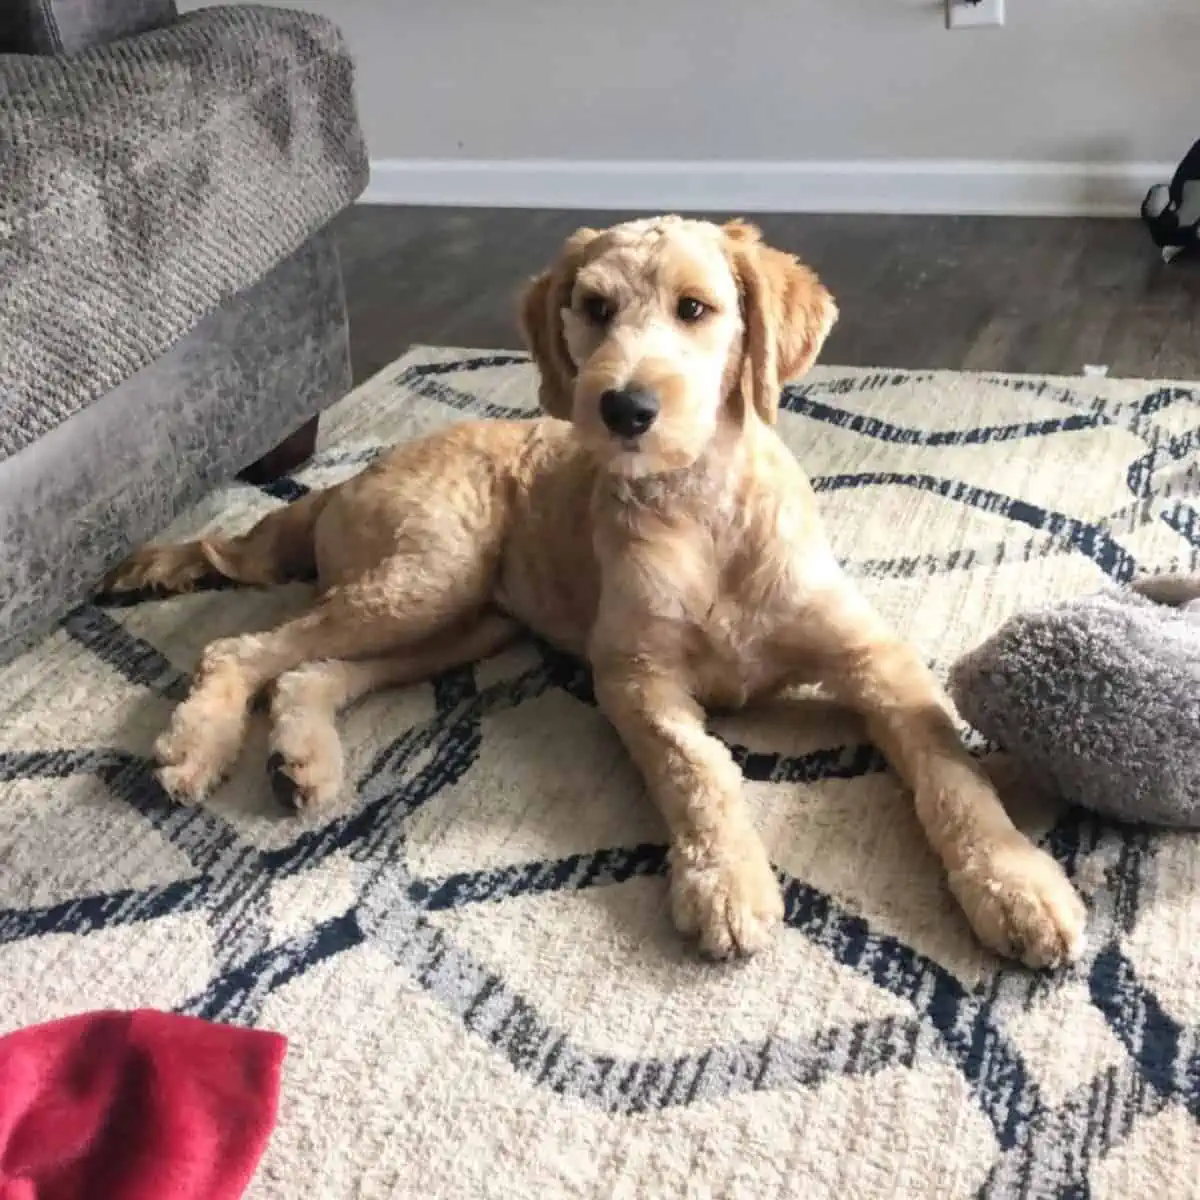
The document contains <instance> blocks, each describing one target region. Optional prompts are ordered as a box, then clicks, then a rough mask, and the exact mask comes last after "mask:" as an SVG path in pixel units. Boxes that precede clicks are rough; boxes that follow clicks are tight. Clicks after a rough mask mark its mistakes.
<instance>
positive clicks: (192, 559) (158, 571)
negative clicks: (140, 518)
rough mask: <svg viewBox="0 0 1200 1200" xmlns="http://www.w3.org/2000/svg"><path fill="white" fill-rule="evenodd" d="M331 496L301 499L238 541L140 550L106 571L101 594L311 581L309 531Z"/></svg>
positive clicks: (214, 540)
mask: <svg viewBox="0 0 1200 1200" xmlns="http://www.w3.org/2000/svg"><path fill="white" fill-rule="evenodd" d="M332 494H333V491H332V489H331V490H327V491H321V492H312V493H310V494H309V495H307V496H303V497H301V499H299V500H296V501H294V502H293V503H291V504H288V505H285V506H284V507H283V508H278V509H276V510H275V511H274V512H271V513H268V514H267V515H266V516H265V517H263V518H262V520H261V521H259V522H258V523H257V524H256V525H255V526H254V527H253V528H252V529H250V530H249V531H248V532H246V533H244V534H242V535H240V536H239V537H206V538H198V539H196V540H195V541H191V542H177V543H174V544H170V543H163V544H158V545H155V544H151V545H148V546H143V547H142V548H141V549H139V550H137V551H135V552H134V553H133V554H131V555H130V556H129V557H128V558H127V559H126V560H125V561H124V562H122V563H121V564H120V565H119V566H117V567H116V568H114V569H113V570H112V571H110V572H109V574H108V575H107V576H106V577H105V579H104V582H103V583H102V584H101V592H102V593H103V594H107V595H115V594H118V593H122V592H140V591H143V590H146V591H154V592H159V593H164V594H172V593H176V592H190V591H191V590H192V589H193V588H195V587H197V586H198V585H201V584H204V583H207V582H216V581H218V580H223V579H224V580H229V581H231V582H233V583H242V584H251V585H260V586H265V585H267V584H273V583H286V582H287V581H289V580H293V579H308V578H311V577H313V576H314V575H315V573H316V559H315V556H314V552H313V528H314V526H315V525H316V523H317V518H318V517H319V516H320V514H321V511H322V509H323V508H324V507H325V505H326V503H327V502H328V500H329V498H330V496H331V495H332Z"/></svg>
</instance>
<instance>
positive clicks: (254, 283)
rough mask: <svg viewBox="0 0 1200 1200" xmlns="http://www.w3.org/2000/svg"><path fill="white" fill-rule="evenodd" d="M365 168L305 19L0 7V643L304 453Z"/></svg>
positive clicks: (337, 377) (343, 357) (347, 100)
mask: <svg viewBox="0 0 1200 1200" xmlns="http://www.w3.org/2000/svg"><path fill="white" fill-rule="evenodd" d="M366 177H367V160H366V153H365V148H364V146H363V140H362V135H361V131H360V128H359V124H358V119H357V113H356V108H355V100H354V88H353V70H352V64H351V60H350V57H349V55H348V53H347V50H346V47H345V45H344V43H343V41H342V39H341V37H340V35H339V33H338V31H337V29H336V28H335V27H334V26H333V25H331V24H330V23H329V22H327V21H325V20H323V19H321V18H318V17H314V16H311V15H308V14H304V13H298V12H291V11H287V10H284V9H278V8H265V7H258V6H254V5H244V6H243V5H237V6H230V7H215V8H208V9H201V10H200V11H198V12H193V13H189V14H186V15H179V14H177V12H176V10H175V5H174V0H0V661H7V660H10V659H12V658H13V657H14V656H15V655H16V654H17V653H19V652H20V651H21V650H22V649H24V648H25V647H26V646H28V645H29V644H31V643H32V642H33V641H34V640H35V639H36V638H38V637H39V636H40V635H41V634H43V633H44V632H46V631H47V630H48V629H49V628H51V627H52V626H53V624H54V623H55V622H56V621H57V620H58V619H60V618H61V617H62V616H64V615H65V614H66V613H67V612H68V611H69V610H70V609H71V608H72V607H74V606H75V605H77V604H78V603H80V602H81V601H83V600H85V599H86V598H87V597H88V596H89V595H90V594H91V593H92V592H93V591H94V589H95V586H96V584H97V582H98V581H99V580H100V579H101V577H102V576H103V574H104V573H105V571H106V570H107V569H108V568H109V567H111V566H112V565H113V564H114V563H115V562H116V561H117V560H118V559H119V558H121V557H122V556H123V555H124V554H125V553H126V552H128V550H130V549H131V548H132V547H133V546H135V545H136V544H138V543H140V542H142V541H144V540H146V539H147V538H150V537H152V536H154V535H155V534H156V533H157V532H158V531H160V530H161V529H162V528H163V526H164V525H166V524H167V523H168V522H169V521H171V520H172V519H173V518H174V517H175V516H177V515H178V514H179V513H180V511H181V510H182V509H183V508H184V507H185V506H187V505H189V504H191V503H193V502H194V501H195V500H197V499H198V498H199V497H200V496H201V495H203V493H204V492H205V491H206V490H208V489H209V488H211V487H212V486H213V485H214V484H216V483H218V482H221V481H225V480H228V479H230V478H232V477H233V476H234V475H235V474H237V473H239V472H246V473H248V474H249V475H251V476H253V477H255V478H258V479H265V478H267V477H269V476H271V475H272V474H278V473H280V472H282V471H285V470H288V469H291V468H292V467H293V466H295V465H298V461H300V460H302V459H303V458H304V457H305V456H306V454H307V453H308V452H310V451H311V449H312V442H313V438H314V436H315V421H314V418H315V416H316V414H318V413H319V412H320V410H321V409H322V408H323V407H325V406H327V405H328V404H329V403H330V402H331V401H333V400H335V399H336V398H337V397H339V396H340V395H341V394H342V393H343V392H344V391H345V390H346V389H347V387H348V386H349V383H350V363H349V352H348V343H347V329H346V316H345V305H344V298H343V292H342V280H341V273H340V269H339V265H338V257H337V249H336V246H335V244H334V239H333V235H332V233H331V232H330V230H329V228H328V226H329V222H330V220H331V219H332V218H333V217H334V216H335V215H336V214H337V213H338V212H339V211H340V210H341V209H343V208H344V207H346V206H347V205H349V204H350V203H351V202H352V201H353V199H354V198H355V197H356V196H357V195H358V194H359V192H360V191H361V190H362V188H363V186H364V185H365V183H366ZM281 442H282V443H283V445H282V446H280V443H281ZM273 448H274V449H273Z"/></svg>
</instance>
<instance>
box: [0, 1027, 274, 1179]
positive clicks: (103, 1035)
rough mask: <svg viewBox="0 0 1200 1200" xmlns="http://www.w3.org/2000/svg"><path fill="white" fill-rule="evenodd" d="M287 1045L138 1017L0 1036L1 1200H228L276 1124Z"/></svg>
mask: <svg viewBox="0 0 1200 1200" xmlns="http://www.w3.org/2000/svg"><path fill="white" fill-rule="evenodd" d="M286 1048H287V1043H286V1040H285V1039H284V1038H283V1037H282V1036H281V1035H279V1034H275V1033H266V1032H262V1031H259V1030H252V1029H241V1028H237V1027H235V1026H230V1025H214V1024H211V1023H209V1022H207V1021H202V1020H199V1019H197V1018H195V1017H181V1016H176V1015H173V1014H170V1013H161V1012H152V1011H146V1010H143V1011H138V1012H129V1013H122V1012H103V1013H89V1014H85V1015H83V1016H78V1017H69V1018H67V1019H66V1020H63V1021H55V1022H53V1023H51V1024H48V1025H38V1026H34V1027H33V1028H30V1029H23V1030H20V1031H19V1032H17V1033H13V1034H10V1035H9V1036H7V1037H3V1038H0V1200H236V1198H237V1197H239V1196H241V1195H243V1193H244V1192H245V1190H246V1187H247V1185H248V1184H249V1182H250V1177H251V1176H252V1175H253V1174H254V1169H255V1167H256V1166H257V1165H258V1160H259V1158H260V1157H261V1156H262V1153H263V1150H264V1149H265V1148H266V1145H267V1139H268V1137H269V1136H270V1134H271V1130H272V1128H273V1127H274V1125H275V1113H276V1107H277V1104H278V1099H279V1080H280V1074H281V1070H282V1065H283V1056H284V1053H285V1050H286Z"/></svg>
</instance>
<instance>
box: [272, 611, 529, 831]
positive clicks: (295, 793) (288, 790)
mask: <svg viewBox="0 0 1200 1200" xmlns="http://www.w3.org/2000/svg"><path fill="white" fill-rule="evenodd" d="M519 628H520V627H519V626H518V624H517V623H516V622H515V621H513V620H511V619H510V618H509V617H506V616H504V615H502V614H500V613H498V612H487V613H484V614H482V615H481V616H479V617H477V618H474V619H472V620H471V621H470V622H469V623H467V624H460V625H456V626H455V627H454V628H453V629H450V630H447V631H446V632H445V633H442V634H437V635H435V636H434V637H432V638H429V639H427V640H426V641H423V642H418V643H416V644H415V645H413V646H408V647H405V648H404V649H402V650H399V651H397V652H396V653H394V654H389V655H386V656H384V657H381V658H369V659H361V660H359V661H356V662H347V661H345V660H342V659H326V660H324V661H321V662H312V663H306V664H305V665H304V666H301V667H297V668H296V669H295V670H292V671H288V672H286V673H285V674H283V675H281V676H280V677H279V678H278V679H277V680H276V682H275V693H274V696H273V698H272V701H271V754H270V757H269V758H268V760H267V772H268V774H269V775H270V778H271V786H272V788H273V789H274V791H275V795H276V796H277V797H278V799H279V801H280V803H281V804H283V805H284V807H285V808H288V809H290V810H291V811H293V812H297V813H308V812H312V811H317V810H321V809H327V808H329V807H331V806H332V805H333V804H334V802H335V801H336V800H337V798H338V795H339V793H340V792H341V790H342V782H343V767H344V764H343V760H342V742H341V738H340V737H339V736H338V731H337V726H336V724H335V721H336V718H337V715H338V713H339V712H341V711H342V710H343V709H344V708H346V707H348V706H349V705H351V704H353V703H354V701H356V700H358V699H360V698H361V697H363V696H365V695H367V694H368V693H369V692H374V691H378V690H379V689H380V688H385V687H398V686H403V685H405V684H411V683H420V682H422V681H424V680H426V679H429V678H431V677H432V676H434V675H436V674H438V673H439V672H440V671H448V670H450V669H451V668H452V667H458V666H463V665H465V664H466V663H471V662H476V661H478V660H479V659H482V658H487V657H489V656H490V655H492V654H495V653H496V652H497V651H499V650H501V649H503V647H504V646H506V645H507V644H508V643H509V642H510V641H512V640H513V638H514V637H516V635H517V632H518V630H519Z"/></svg>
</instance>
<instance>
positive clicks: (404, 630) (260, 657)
mask: <svg viewBox="0 0 1200 1200" xmlns="http://www.w3.org/2000/svg"><path fill="white" fill-rule="evenodd" d="M470 565H474V566H475V567H477V568H478V569H476V570H471V569H468V570H467V571H465V572H463V573H462V574H460V575H458V576H455V577H441V578H438V573H437V571H436V570H435V569H434V567H433V564H431V563H430V561H429V560H428V558H425V559H421V558H419V557H418V558H417V559H416V560H415V561H413V560H411V559H410V558H408V557H405V558H404V559H401V560H392V561H390V562H388V563H386V564H384V566H383V567H381V568H380V569H379V570H378V571H376V572H373V573H371V574H370V575H367V576H364V577H363V578H361V579H359V580H358V581H356V582H355V583H352V584H347V585H345V586H343V587H335V588H331V589H329V591H327V592H326V593H324V595H322V596H321V598H320V599H319V600H318V601H317V603H316V604H315V605H314V606H313V607H312V608H310V609H309V610H308V611H307V612H305V613H302V614H301V615H300V616H298V617H296V618H294V619H293V620H290V621H286V622H284V624H282V625H280V626H278V627H277V628H275V629H272V630H269V631H268V632H266V633H256V634H244V635H242V636H239V637H230V638H221V639H219V640H218V641H215V642H212V643H210V644H209V645H208V646H207V647H206V649H205V651H204V654H203V656H202V658H201V661H200V667H199V669H198V671H197V672H196V677H195V680H194V682H193V684H192V690H191V693H190V694H189V696H188V698H187V699H186V700H185V701H184V702H183V703H182V704H180V705H179V707H178V708H176V710H175V712H174V713H173V714H172V717H171V725H170V727H169V728H168V729H167V731H166V732H165V733H164V734H163V735H162V736H161V737H160V738H159V739H158V741H157V742H156V743H155V753H156V755H157V757H158V761H159V763H160V769H159V772H158V778H159V781H160V782H161V783H162V785H163V787H164V788H165V789H166V790H167V792H168V793H170V794H171V796H173V797H174V798H175V799H176V800H179V801H180V802H188V801H193V802H194V801H198V800H201V799H203V798H204V796H206V795H207V794H208V793H209V792H210V791H211V790H212V788H213V787H214V786H216V784H217V783H219V782H220V781H221V779H222V778H223V777H224V775H225V773H226V772H227V771H228V769H229V767H230V766H231V764H232V763H233V761H234V759H235V758H236V757H237V755H238V753H239V751H240V750H241V746H242V742H243V741H244V739H245V733H246V722H247V718H248V715H249V711H250V704H251V702H252V701H253V699H254V697H255V696H256V695H257V693H258V692H259V691H260V690H261V689H262V688H263V687H264V686H265V685H266V684H268V683H270V682H271V681H272V680H274V679H277V678H278V677H279V676H280V675H282V674H283V673H284V672H285V671H290V670H291V669H292V668H294V667H298V666H299V665H300V664H301V663H306V662H313V661H315V660H320V659H326V658H334V659H358V658H369V657H374V656H378V655H381V654H386V653H389V652H391V651H393V650H396V649H398V648H400V647H402V646H406V645H410V644H414V643H419V642H421V641H423V640H425V639H426V638H430V637H432V636H434V635H435V634H438V633H441V632H444V631H446V630H448V629H450V628H451V627H453V626H454V624H455V623H457V622H459V621H461V620H462V619H463V617H464V615H465V614H469V613H472V612H478V611H479V610H480V609H482V607H483V606H484V604H485V603H486V601H487V596H488V588H489V587H490V574H489V573H488V571H487V569H486V564H485V563H482V562H480V563H478V564H469V566H470Z"/></svg>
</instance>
